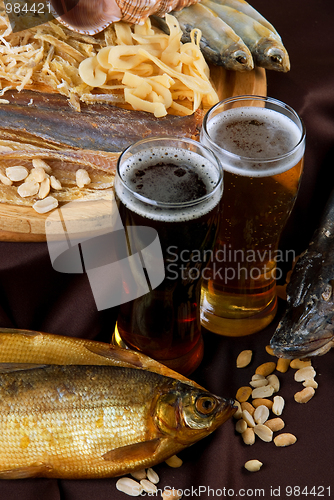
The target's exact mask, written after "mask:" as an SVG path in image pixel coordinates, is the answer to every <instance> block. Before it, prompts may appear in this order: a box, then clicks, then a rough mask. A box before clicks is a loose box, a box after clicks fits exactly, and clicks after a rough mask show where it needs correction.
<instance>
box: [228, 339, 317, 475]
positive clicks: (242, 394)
mask: <svg viewBox="0 0 334 500" xmlns="http://www.w3.org/2000/svg"><path fill="white" fill-rule="evenodd" d="M266 351H267V352H268V354H271V355H273V352H272V350H271V348H270V347H269V346H267V347H266ZM252 354H253V353H252V351H250V350H245V351H242V352H241V353H240V354H239V356H238V357H237V360H236V366H237V368H244V367H246V366H248V365H249V364H250V362H251V360H252ZM289 367H291V368H293V369H295V370H296V372H295V374H294V379H295V381H296V382H302V384H303V386H304V388H303V389H302V390H301V391H298V392H296V393H295V395H294V399H295V401H296V402H297V403H307V402H308V401H309V400H310V399H311V398H312V397H313V396H314V394H315V389H316V388H317V387H318V384H317V382H316V381H315V376H316V372H315V370H314V368H313V366H312V364H311V361H310V360H309V359H308V360H301V359H294V360H290V359H283V358H279V359H278V360H277V363H276V362H274V361H269V362H266V363H263V364H261V365H260V366H258V367H257V368H256V370H255V373H254V375H253V376H252V379H251V380H250V382H249V385H248V386H243V387H240V388H239V389H238V391H237V394H236V406H237V407H238V409H237V411H236V413H235V414H234V418H235V419H236V420H237V422H236V425H235V430H236V431H237V432H238V433H240V434H241V437H242V439H243V442H244V443H245V444H246V445H253V444H254V443H255V438H256V436H257V437H258V438H260V439H261V440H262V441H265V442H270V441H274V443H275V445H276V446H278V447H283V446H290V445H292V444H294V443H295V442H296V441H297V438H296V436H294V435H293V434H290V433H280V434H277V435H276V436H275V437H274V433H275V432H279V431H281V430H282V429H283V428H284V426H285V423H284V421H283V420H282V418H281V415H282V413H283V409H284V405H285V401H284V399H283V398H282V396H279V395H278V394H277V393H278V392H279V390H280V381H279V378H278V376H277V375H276V374H274V373H273V372H274V371H275V370H276V371H278V372H280V373H285V372H286V371H287V370H288V368H289ZM274 394H276V395H274ZM271 396H273V399H272V400H271V399H269V398H270V397H271ZM250 398H252V402H249V399H250ZM270 411H271V412H272V413H273V415H274V416H273V417H272V418H269V417H270ZM261 466H262V463H261V462H260V461H259V460H249V461H248V462H246V464H245V468H246V469H247V470H249V471H252V472H255V471H258V470H260V468H261Z"/></svg>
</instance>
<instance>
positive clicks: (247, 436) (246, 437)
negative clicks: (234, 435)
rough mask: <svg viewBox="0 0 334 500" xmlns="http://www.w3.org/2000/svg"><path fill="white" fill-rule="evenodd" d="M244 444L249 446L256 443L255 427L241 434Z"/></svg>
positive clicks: (248, 428)
mask: <svg viewBox="0 0 334 500" xmlns="http://www.w3.org/2000/svg"><path fill="white" fill-rule="evenodd" d="M241 437H242V439H243V442H244V443H245V444H247V445H249V446H251V445H252V444H254V443H255V432H254V429H253V427H247V429H246V430H245V432H243V433H242V434H241Z"/></svg>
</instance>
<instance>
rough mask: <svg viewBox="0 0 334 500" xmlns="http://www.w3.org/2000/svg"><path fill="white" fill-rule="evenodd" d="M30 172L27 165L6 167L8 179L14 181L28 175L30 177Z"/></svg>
mask: <svg viewBox="0 0 334 500" xmlns="http://www.w3.org/2000/svg"><path fill="white" fill-rule="evenodd" d="M28 174H29V171H28V169H27V168H26V167H21V166H20V165H17V166H15V167H7V168H6V175H7V177H8V179H10V180H11V181H13V182H18V181H23V180H24V179H25V178H26V177H28Z"/></svg>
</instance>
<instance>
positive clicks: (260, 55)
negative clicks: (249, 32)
mask: <svg viewBox="0 0 334 500" xmlns="http://www.w3.org/2000/svg"><path fill="white" fill-rule="evenodd" d="M254 52H255V59H256V62H257V64H258V65H259V66H262V67H263V68H266V69H273V70H275V71H282V72H283V73H286V72H288V71H290V59H289V55H288V53H287V51H286V49H285V47H284V45H282V43H281V42H280V41H279V40H276V39H274V38H262V39H261V40H260V41H259V42H258V43H257V45H256V47H255V48H254Z"/></svg>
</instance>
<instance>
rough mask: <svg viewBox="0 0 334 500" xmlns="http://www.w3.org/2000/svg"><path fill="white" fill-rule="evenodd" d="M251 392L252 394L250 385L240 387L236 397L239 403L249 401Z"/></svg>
mask: <svg viewBox="0 0 334 500" xmlns="http://www.w3.org/2000/svg"><path fill="white" fill-rule="evenodd" d="M251 394H252V388H251V387H248V386H243V387H239V389H238V390H237V394H236V396H235V399H237V400H238V401H239V403H244V402H245V401H247V400H248V399H249V397H250V395H251Z"/></svg>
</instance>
